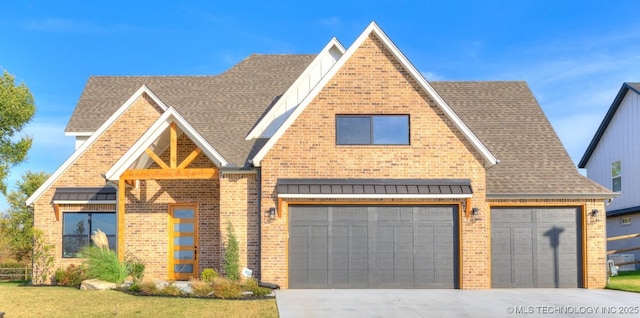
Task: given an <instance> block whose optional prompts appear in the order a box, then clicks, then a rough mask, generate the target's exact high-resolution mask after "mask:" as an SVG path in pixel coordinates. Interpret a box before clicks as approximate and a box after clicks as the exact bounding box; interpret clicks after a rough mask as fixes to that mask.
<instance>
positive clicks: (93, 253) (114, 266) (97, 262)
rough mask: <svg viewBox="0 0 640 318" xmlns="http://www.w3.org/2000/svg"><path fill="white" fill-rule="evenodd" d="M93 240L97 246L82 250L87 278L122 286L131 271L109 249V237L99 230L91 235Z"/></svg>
mask: <svg viewBox="0 0 640 318" xmlns="http://www.w3.org/2000/svg"><path fill="white" fill-rule="evenodd" d="M91 240H92V241H93V242H94V244H95V245H94V246H87V247H84V248H83V249H82V255H83V256H84V259H85V260H84V262H83V264H82V266H83V268H84V269H85V271H86V273H87V277H89V278H96V279H100V280H104V281H107V282H111V283H116V284H121V283H122V282H123V281H124V279H125V278H127V275H129V270H128V269H127V266H126V265H125V263H124V262H120V260H119V259H118V255H116V253H115V252H114V251H112V250H110V249H109V243H108V241H107V236H106V235H105V234H104V232H102V231H100V230H97V231H95V232H94V234H93V235H91Z"/></svg>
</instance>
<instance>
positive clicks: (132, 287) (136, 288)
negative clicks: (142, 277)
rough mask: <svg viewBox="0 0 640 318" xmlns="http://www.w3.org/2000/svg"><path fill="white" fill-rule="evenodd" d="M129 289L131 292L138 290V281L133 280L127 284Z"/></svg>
mask: <svg viewBox="0 0 640 318" xmlns="http://www.w3.org/2000/svg"><path fill="white" fill-rule="evenodd" d="M129 291H132V292H136V293H137V292H139V291H140V282H133V283H132V284H131V285H130V286H129Z"/></svg>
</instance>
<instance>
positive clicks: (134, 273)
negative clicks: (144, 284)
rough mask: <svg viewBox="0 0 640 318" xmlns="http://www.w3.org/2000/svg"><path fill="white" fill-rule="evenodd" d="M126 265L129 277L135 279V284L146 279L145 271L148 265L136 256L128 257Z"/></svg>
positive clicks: (125, 261)
mask: <svg viewBox="0 0 640 318" xmlns="http://www.w3.org/2000/svg"><path fill="white" fill-rule="evenodd" d="M124 264H125V266H126V267H127V271H128V272H129V275H131V277H133V281H134V282H139V281H141V280H142V278H144V269H145V266H146V265H145V263H144V261H143V260H141V259H140V258H138V257H136V256H134V255H127V257H126V258H125V260H124Z"/></svg>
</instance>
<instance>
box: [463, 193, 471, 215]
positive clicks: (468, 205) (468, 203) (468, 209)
mask: <svg viewBox="0 0 640 318" xmlns="http://www.w3.org/2000/svg"><path fill="white" fill-rule="evenodd" d="M464 210H465V211H464V217H465V218H467V219H468V218H469V217H471V198H467V200H466V202H465V209H464Z"/></svg>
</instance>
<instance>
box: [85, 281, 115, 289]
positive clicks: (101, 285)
mask: <svg viewBox="0 0 640 318" xmlns="http://www.w3.org/2000/svg"><path fill="white" fill-rule="evenodd" d="M105 289H116V284H114V283H109V282H105V281H102V280H98V279H87V280H84V281H82V284H81V285H80V290H105Z"/></svg>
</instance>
